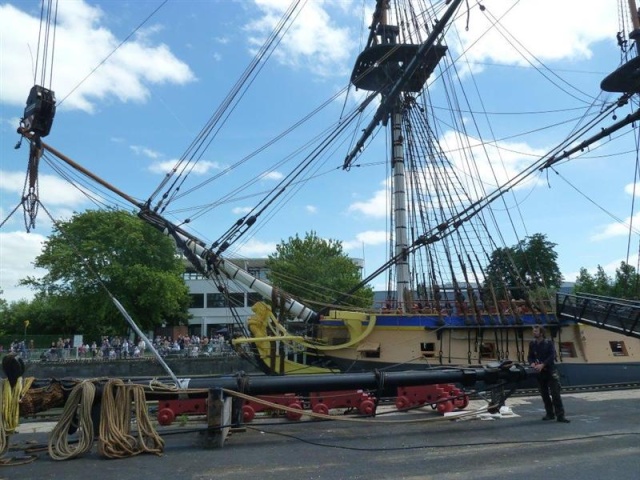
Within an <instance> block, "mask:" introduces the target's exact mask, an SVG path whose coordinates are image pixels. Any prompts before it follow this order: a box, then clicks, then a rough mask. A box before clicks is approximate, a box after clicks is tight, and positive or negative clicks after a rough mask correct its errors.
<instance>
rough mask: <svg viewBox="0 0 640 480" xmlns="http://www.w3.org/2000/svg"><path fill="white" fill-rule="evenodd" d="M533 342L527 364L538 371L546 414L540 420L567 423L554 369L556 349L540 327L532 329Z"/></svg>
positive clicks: (530, 345)
mask: <svg viewBox="0 0 640 480" xmlns="http://www.w3.org/2000/svg"><path fill="white" fill-rule="evenodd" d="M533 338H534V339H533V340H532V341H531V342H530V343H529V356H528V357H527V358H528V362H529V365H531V367H532V368H535V369H536V370H537V371H538V385H539V387H540V395H541V396H542V401H543V402H544V409H545V410H546V411H547V414H546V415H545V416H544V417H542V420H553V419H556V420H557V421H558V422H562V423H569V420H568V419H567V418H566V417H565V416H564V407H563V405H562V398H561V397H560V389H561V388H562V387H561V386H560V375H559V374H558V370H557V369H556V365H555V359H556V349H555V347H554V345H553V341H552V340H547V338H546V337H545V333H544V328H543V327H541V326H540V325H535V326H534V327H533Z"/></svg>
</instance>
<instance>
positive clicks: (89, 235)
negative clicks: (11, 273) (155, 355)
mask: <svg viewBox="0 0 640 480" xmlns="http://www.w3.org/2000/svg"><path fill="white" fill-rule="evenodd" d="M35 266H36V267H40V268H43V269H45V270H47V274H46V275H45V276H44V277H42V278H33V277H29V278H26V279H24V280H23V281H22V284H24V285H29V286H31V287H32V288H34V289H35V290H36V291H37V293H36V299H35V301H34V302H33V303H34V305H32V306H31V307H30V310H31V312H30V313H29V315H30V316H31V317H32V318H31V319H30V320H31V322H32V325H34V326H35V327H37V328H42V329H43V330H47V329H48V328H49V327H48V325H49V324H51V325H53V324H54V323H55V324H57V325H56V326H55V328H56V329H57V330H58V331H59V332H60V333H65V332H66V333H69V334H72V333H84V334H86V335H109V334H122V333H124V332H126V329H127V324H126V321H125V320H124V319H123V318H122V315H121V314H120V312H119V311H118V310H117V309H116V307H115V306H114V304H113V302H112V300H111V298H110V296H109V293H107V291H108V292H110V294H112V295H113V296H114V297H115V298H117V299H118V301H119V302H120V303H121V304H122V305H123V306H124V307H125V309H126V310H127V312H128V313H129V314H130V315H131V317H132V318H133V319H134V321H135V322H136V323H137V324H138V326H140V327H141V328H142V329H147V330H148V329H152V328H154V327H156V326H159V325H161V324H162V323H163V322H166V323H168V324H178V323H180V322H184V321H185V320H187V319H188V313H187V309H188V307H189V302H190V297H189V294H188V289H187V286H186V285H185V283H184V280H183V278H182V273H183V270H184V267H183V265H182V262H181V261H180V259H179V258H178V257H177V256H176V251H175V246H174V244H173V242H172V241H171V240H170V239H169V238H168V237H165V236H164V235H163V234H162V233H161V232H159V231H157V230H155V229H154V228H153V227H151V226H149V225H147V224H145V223H144V222H143V221H141V220H140V219H138V218H137V217H136V216H135V215H132V214H130V213H127V212H124V211H117V210H111V211H103V210H99V211H87V212H84V213H81V214H76V215H74V216H73V218H72V219H71V220H69V221H67V222H62V223H59V224H58V225H56V226H55V227H54V231H53V233H52V235H51V236H50V237H49V239H48V240H47V242H46V243H45V245H44V248H43V251H42V253H41V254H40V255H39V256H38V257H37V258H36V261H35ZM16 315H17V312H16ZM15 321H19V320H17V319H16V320H15Z"/></svg>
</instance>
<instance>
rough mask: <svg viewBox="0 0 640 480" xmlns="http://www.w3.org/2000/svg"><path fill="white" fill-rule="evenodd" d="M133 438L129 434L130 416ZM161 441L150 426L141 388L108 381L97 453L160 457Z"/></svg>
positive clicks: (123, 456) (120, 456) (115, 456)
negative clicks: (133, 425) (133, 427)
mask: <svg viewBox="0 0 640 480" xmlns="http://www.w3.org/2000/svg"><path fill="white" fill-rule="evenodd" d="M132 409H133V413H134V415H135V419H136V422H137V435H134V434H133V433H132V431H131V414H132ZM163 450H164V440H163V439H162V437H160V435H158V433H157V432H156V430H155V428H154V427H153V425H152V424H151V420H150V418H149V411H148V409H147V404H146V399H145V392H144V387H143V386H142V385H133V384H125V383H124V382H123V381H122V380H119V379H112V380H109V381H108V382H107V383H106V385H105V387H104V393H103V395H102V410H101V412H100V437H99V440H98V453H99V454H100V455H103V456H105V457H108V458H125V457H132V456H134V455H138V454H140V453H154V454H156V455H162V452H163Z"/></svg>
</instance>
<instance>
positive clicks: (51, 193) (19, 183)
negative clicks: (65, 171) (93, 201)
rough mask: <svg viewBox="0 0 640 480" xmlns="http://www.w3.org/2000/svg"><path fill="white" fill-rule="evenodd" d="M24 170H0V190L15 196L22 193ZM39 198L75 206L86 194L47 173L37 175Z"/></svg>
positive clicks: (52, 203)
mask: <svg viewBox="0 0 640 480" xmlns="http://www.w3.org/2000/svg"><path fill="white" fill-rule="evenodd" d="M24 181H25V173H24V172H7V171H1V170H0V191H4V192H8V193H11V194H12V195H15V196H16V198H20V197H21V195H22V189H23V187H24ZM38 185H39V190H40V198H43V199H46V203H47V204H48V205H52V206H66V207H71V208H73V207H77V206H80V205H82V204H84V203H85V202H86V201H87V197H86V195H85V194H84V193H83V192H82V191H81V190H79V189H78V188H77V187H74V186H73V185H71V184H70V183H68V182H67V181H65V180H62V179H61V178H59V177H55V176H53V175H47V174H39V175H38Z"/></svg>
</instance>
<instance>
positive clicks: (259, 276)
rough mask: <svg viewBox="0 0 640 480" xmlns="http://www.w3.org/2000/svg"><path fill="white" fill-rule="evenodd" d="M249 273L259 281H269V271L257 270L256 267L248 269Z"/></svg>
mask: <svg viewBox="0 0 640 480" xmlns="http://www.w3.org/2000/svg"><path fill="white" fill-rule="evenodd" d="M247 273H248V274H249V275H251V276H252V277H254V278H257V279H259V280H266V279H267V269H265V268H256V267H252V268H247Z"/></svg>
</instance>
